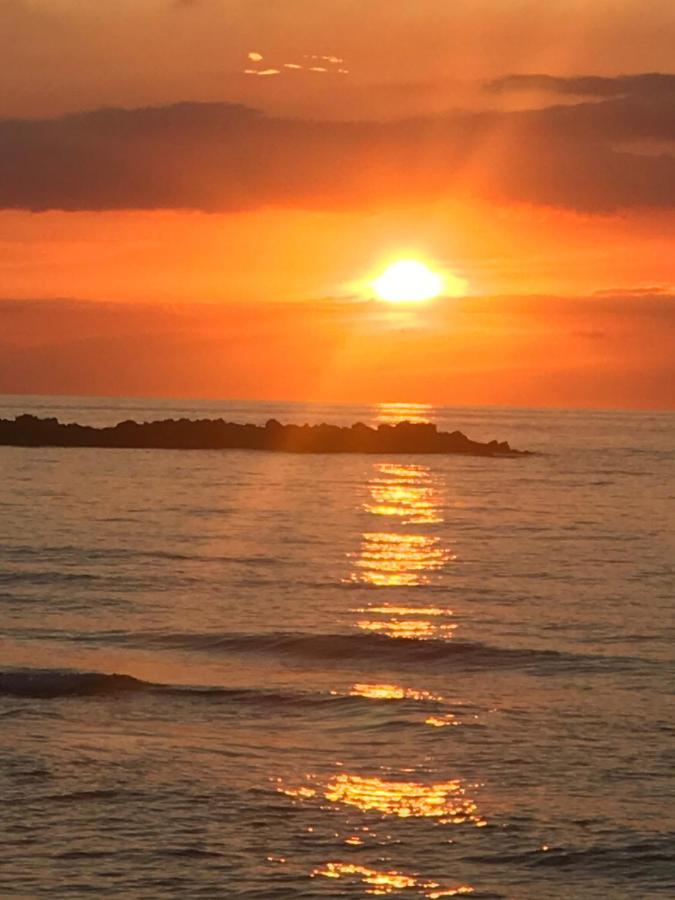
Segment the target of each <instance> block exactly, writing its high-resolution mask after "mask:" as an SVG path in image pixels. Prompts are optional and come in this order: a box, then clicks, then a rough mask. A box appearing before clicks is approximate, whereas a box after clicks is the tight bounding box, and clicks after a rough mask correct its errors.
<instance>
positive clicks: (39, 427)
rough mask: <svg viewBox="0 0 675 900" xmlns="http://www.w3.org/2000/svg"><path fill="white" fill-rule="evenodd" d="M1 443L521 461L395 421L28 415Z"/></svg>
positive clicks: (11, 425)
mask: <svg viewBox="0 0 675 900" xmlns="http://www.w3.org/2000/svg"><path fill="white" fill-rule="evenodd" d="M0 444H4V445H12V446H15V447H120V448H144V449H167V450H228V449H241V450H275V451H285V452H289V453H462V454H468V455H472V456H522V455H525V454H527V451H520V450H512V449H511V448H510V447H509V445H508V443H507V442H506V441H490V442H489V443H487V444H484V443H480V442H479V441H471V440H469V438H468V437H467V436H466V435H465V434H462V432H461V431H453V432H451V433H448V432H444V431H438V429H437V428H436V426H435V425H432V424H431V423H413V422H399V423H398V424H397V425H379V426H378V427H377V428H376V429H375V428H370V427H369V426H368V425H364V424H363V423H362V422H357V423H356V424H354V425H352V426H351V427H340V426H337V425H325V424H321V425H282V424H281V423H280V422H277V420H276V419H270V420H269V421H268V422H267V423H266V424H265V425H264V426H259V425H248V424H247V425H238V424H236V423H234V422H225V421H224V420H223V419H196V420H191V419H178V420H176V419H164V420H162V421H159V422H143V423H139V422H134V421H132V420H130V419H127V420H126V421H124V422H119V423H118V424H117V425H114V426H111V427H107V428H93V427H91V426H89V425H77V424H75V423H71V424H62V423H61V422H59V421H58V419H54V418H49V419H39V418H37V417H36V416H31V415H28V414H24V415H20V416H17V417H16V418H15V419H14V420H11V419H0Z"/></svg>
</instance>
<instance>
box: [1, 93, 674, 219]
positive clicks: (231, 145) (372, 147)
mask: <svg viewBox="0 0 675 900" xmlns="http://www.w3.org/2000/svg"><path fill="white" fill-rule="evenodd" d="M514 79H519V80H518V81H517V82H515V83H514ZM542 79H544V82H542V81H541V80H542ZM537 80H538V81H537ZM581 82H583V84H581ZM537 85H538V86H539V87H541V86H543V85H545V86H547V87H548V89H552V90H554V91H557V92H558V93H582V94H583V93H585V94H589V93H590V94H593V96H594V98H595V99H593V101H592V102H579V103H576V104H574V105H556V106H549V107H546V108H544V109H537V110H527V111H518V112H487V113H486V112H453V113H450V114H448V115H445V116H442V117H436V118H431V117H429V118H418V119H410V120H405V121H398V122H336V121H307V120H300V119H280V118H272V117H269V116H266V115H263V114H261V113H258V112H256V111H255V110H251V109H249V108H247V107H243V106H240V105H236V104H228V103H179V104H174V105H171V106H164V107H148V108H141V109H131V110H125V109H100V110H94V111H91V112H85V113H79V114H74V115H69V116H64V117H61V118H57V119H39V120H38V119H32V120H29V119H11V120H8V119H6V120H2V121H0V176H1V177H0V208H5V209H8V208H12V209H29V210H36V211H38V210H48V209H60V210H112V209H163V208H166V209H201V210H207V211H234V210H242V209H251V208H259V207H263V206H280V207H304V208H317V207H321V208H340V207H345V206H349V207H359V206H364V205H372V204H379V203H388V202H391V201H392V200H394V201H395V200H405V199H407V198H410V199H423V198H426V197H438V196H440V195H451V196H452V195H454V194H457V193H459V192H461V191H463V190H464V191H467V190H470V191H472V192H473V193H474V194H476V193H477V194H479V195H481V196H483V197H484V198H486V199H491V200H496V201H506V202H509V201H516V202H518V201H524V202H529V203H538V204H549V205H556V206H563V207H568V208H572V209H578V210H584V211H611V210H616V209H621V208H630V207H652V208H672V207H675V155H673V153H672V152H671V151H672V143H671V142H674V141H675V76H672V75H642V76H640V75H636V76H627V77H624V78H616V79H597V78H590V79H560V78H551V77H550V76H511V78H510V80H509V79H506V80H503V81H502V82H500V83H499V86H500V89H507V88H508V87H514V86H515V87H518V86H529V87H535V86H537Z"/></svg>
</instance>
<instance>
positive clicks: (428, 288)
mask: <svg viewBox="0 0 675 900" xmlns="http://www.w3.org/2000/svg"><path fill="white" fill-rule="evenodd" d="M443 288H444V282H443V278H442V277H441V276H440V275H439V274H438V273H437V272H434V271H433V270H432V269H430V268H429V266H427V265H425V264H424V263H423V262H419V261H418V260H416V259H399V260H397V261H396V262H393V263H391V265H389V266H387V268H386V269H385V270H384V272H382V274H381V275H380V276H379V277H378V278H376V279H375V281H373V289H374V291H375V294H376V295H377V296H378V297H379V298H380V300H386V301H387V303H420V302H423V301H424V300H433V299H434V297H438V296H439V295H440V294H441V293H442V292H443Z"/></svg>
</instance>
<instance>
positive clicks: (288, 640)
mask: <svg viewBox="0 0 675 900" xmlns="http://www.w3.org/2000/svg"><path fill="white" fill-rule="evenodd" d="M75 639H76V640H83V641H91V640H92V639H93V640H95V641H99V640H100V641H102V642H104V643H107V642H112V643H123V644H127V645H130V646H142V647H144V648H170V649H180V650H194V651H199V652H207V653H252V654H264V655H276V656H286V657H291V658H294V659H297V660H298V661H301V662H302V661H306V662H327V663H332V664H340V663H341V662H353V661H357V662H360V663H361V664H363V663H364V662H365V663H367V664H368V665H369V666H372V665H378V666H379V667H380V668H382V667H391V666H393V667H395V666H397V665H415V664H421V663H424V664H426V665H430V664H436V665H439V666H440V665H443V666H458V667H461V668H467V669H469V668H479V669H493V668H525V669H535V670H536V671H537V672H538V673H540V674H549V673H550V674H555V673H559V672H560V671H561V670H562V671H574V672H587V671H596V670H598V669H608V668H612V667H614V666H616V665H617V664H619V665H622V666H624V667H625V666H626V665H627V664H628V663H632V664H636V663H637V664H641V665H642V664H644V661H643V660H639V659H631V660H626V659H620V660H619V659H617V658H616V657H612V656H599V655H590V654H580V653H567V652H563V651H558V650H546V649H535V648H527V647H499V646H495V645H492V644H486V643H482V642H480V641H461V640H456V639H450V640H437V639H416V638H403V637H396V638H391V637H388V636H386V635H380V634H371V633H360V632H338V633H332V634H326V633H317V634H312V633H307V632H279V631H277V632H270V633H267V634H265V633H231V632H228V633H226V634H219V633H210V632H203V633H195V632H165V631H161V632H146V633H138V632H136V633H128V632H108V633H98V634H95V635H92V634H89V635H80V636H78V637H77V638H75Z"/></svg>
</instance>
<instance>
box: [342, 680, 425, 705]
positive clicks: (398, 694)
mask: <svg viewBox="0 0 675 900" xmlns="http://www.w3.org/2000/svg"><path fill="white" fill-rule="evenodd" d="M349 693H350V696H352V697H367V698H368V699H370V700H432V701H438V702H440V701H441V699H442V698H441V697H439V696H437V695H435V694H432V693H430V692H429V691H416V690H415V689H414V688H404V687H402V686H401V685H398V684H362V683H357V684H355V685H353V686H352V688H351V690H350V691H349Z"/></svg>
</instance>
